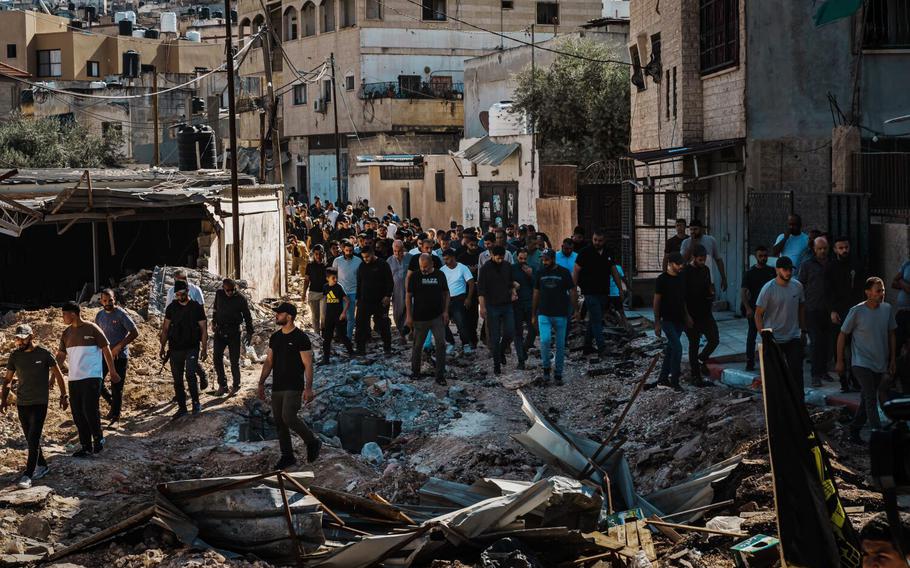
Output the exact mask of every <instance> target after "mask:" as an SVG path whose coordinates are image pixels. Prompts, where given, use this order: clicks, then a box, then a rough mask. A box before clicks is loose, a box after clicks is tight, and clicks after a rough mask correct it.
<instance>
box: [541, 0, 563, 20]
mask: <svg viewBox="0 0 910 568" xmlns="http://www.w3.org/2000/svg"><path fill="white" fill-rule="evenodd" d="M537 23H538V24H543V25H554V26H555V25H556V24H558V23H559V4H557V3H556V2H538V3H537Z"/></svg>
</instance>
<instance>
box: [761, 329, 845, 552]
mask: <svg viewBox="0 0 910 568" xmlns="http://www.w3.org/2000/svg"><path fill="white" fill-rule="evenodd" d="M761 337H762V350H761V362H762V366H761V373H762V390H763V392H764V402H765V424H766V426H767V428H768V449H769V450H770V452H771V473H772V475H773V477H774V503H775V506H776V507H777V528H778V531H779V532H780V541H781V546H782V548H783V556H784V560H785V561H786V562H787V563H788V564H793V565H797V566H805V567H806V568H858V567H859V566H860V564H861V555H860V550H859V538H858V537H857V534H856V531H855V530H853V526H852V525H851V524H850V519H848V518H847V514H846V512H845V511H844V507H843V505H842V504H841V501H840V496H839V495H838V493H837V485H835V483H834V477H833V476H832V475H831V465H830V463H829V462H828V456H827V455H826V454H825V451H824V449H823V448H822V445H821V443H820V442H819V440H818V436H816V434H815V430H814V428H813V427H812V421H811V420H810V419H809V412H808V411H807V410H806V407H805V404H804V403H803V396H802V388H803V387H802V385H796V383H795V381H794V380H793V378H792V376H791V374H790V371H789V369H788V367H787V361H786V358H785V357H784V355H783V353H782V352H781V349H780V346H779V345H778V344H777V343H776V342H775V341H774V338H773V337H772V335H771V332H770V331H769V330H763V331H762V332H761Z"/></svg>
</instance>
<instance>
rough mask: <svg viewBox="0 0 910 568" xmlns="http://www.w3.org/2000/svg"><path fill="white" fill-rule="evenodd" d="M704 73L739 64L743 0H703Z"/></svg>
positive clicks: (700, 37)
mask: <svg viewBox="0 0 910 568" xmlns="http://www.w3.org/2000/svg"><path fill="white" fill-rule="evenodd" d="M699 1H700V3H701V4H700V7H699V30H698V43H699V53H700V55H701V73H702V75H706V74H708V73H713V72H715V71H720V70H721V69H726V68H728V67H734V66H736V65H737V64H739V0H699Z"/></svg>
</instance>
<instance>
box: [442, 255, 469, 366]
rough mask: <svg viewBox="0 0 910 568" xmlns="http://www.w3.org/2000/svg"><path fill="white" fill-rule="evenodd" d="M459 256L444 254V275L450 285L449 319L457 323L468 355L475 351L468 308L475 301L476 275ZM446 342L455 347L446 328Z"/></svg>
mask: <svg viewBox="0 0 910 568" xmlns="http://www.w3.org/2000/svg"><path fill="white" fill-rule="evenodd" d="M457 256H458V254H457V253H456V252H455V249H451V248H449V249H446V250H445V251H443V253H442V261H443V266H442V268H441V270H442V273H443V274H444V275H445V277H446V282H448V284H449V319H450V320H453V321H454V322H455V328H456V329H458V337H460V338H461V348H462V351H463V352H464V353H466V354H470V353H472V352H473V351H474V346H473V345H471V344H470V343H468V341H469V339H468V338H470V337H471V335H470V333H469V331H468V325H467V324H468V311H467V310H468V308H469V307H470V306H471V303H472V302H473V301H474V275H473V274H471V269H469V268H468V267H467V266H465V265H464V264H461V263H460V262H458V261H457V260H456V258H457ZM446 341H447V342H448V343H449V346H450V347H452V346H454V345H455V337H454V336H453V335H452V332H451V330H449V328H448V326H446Z"/></svg>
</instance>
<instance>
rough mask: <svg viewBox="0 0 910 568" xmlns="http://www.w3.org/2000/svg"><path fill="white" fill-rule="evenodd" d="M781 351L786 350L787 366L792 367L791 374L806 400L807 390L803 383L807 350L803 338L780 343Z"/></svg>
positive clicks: (801, 395) (803, 398)
mask: <svg viewBox="0 0 910 568" xmlns="http://www.w3.org/2000/svg"><path fill="white" fill-rule="evenodd" d="M778 345H780V349H781V351H783V352H784V358H786V359H787V367H788V368H789V369H790V376H791V378H792V379H793V383H794V384H795V385H796V388H797V391H798V392H799V394H800V397H801V398H802V400H803V401H805V400H806V390H805V386H804V384H803V359H804V358H805V351H804V349H803V342H802V339H793V340H791V341H787V342H782V343H778Z"/></svg>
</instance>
